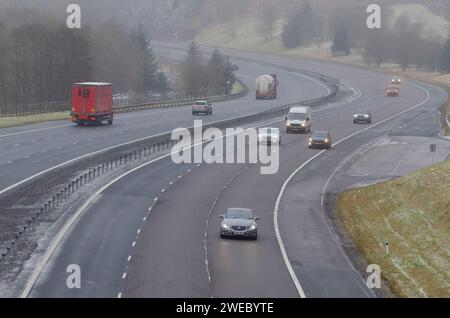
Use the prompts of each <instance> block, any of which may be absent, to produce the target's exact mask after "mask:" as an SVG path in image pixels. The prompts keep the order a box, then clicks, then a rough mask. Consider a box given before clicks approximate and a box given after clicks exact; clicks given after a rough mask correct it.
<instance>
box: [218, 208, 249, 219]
mask: <svg viewBox="0 0 450 318" xmlns="http://www.w3.org/2000/svg"><path fill="white" fill-rule="evenodd" d="M225 217H226V218H227V219H248V220H251V219H253V213H252V211H250V210H228V212H227V214H226V216H225Z"/></svg>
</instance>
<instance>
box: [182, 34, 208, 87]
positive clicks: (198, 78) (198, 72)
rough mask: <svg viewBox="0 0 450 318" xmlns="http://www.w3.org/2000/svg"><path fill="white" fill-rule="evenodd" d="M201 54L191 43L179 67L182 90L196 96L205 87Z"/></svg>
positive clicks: (193, 43)
mask: <svg viewBox="0 0 450 318" xmlns="http://www.w3.org/2000/svg"><path fill="white" fill-rule="evenodd" d="M201 60H202V54H201V52H200V50H199V48H198V46H197V44H196V43H195V42H194V41H192V42H191V44H190V45H189V49H188V53H187V56H186V59H185V60H184V61H183V63H182V65H181V77H182V81H183V85H184V90H185V91H186V93H188V94H193V95H195V94H198V93H199V92H200V90H201V89H202V88H203V87H205V86H206V84H207V79H205V76H204V73H205V72H204V67H203V65H202V64H201Z"/></svg>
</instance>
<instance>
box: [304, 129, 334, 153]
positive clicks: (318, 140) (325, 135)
mask: <svg viewBox="0 0 450 318" xmlns="http://www.w3.org/2000/svg"><path fill="white" fill-rule="evenodd" d="M308 147H309V148H326V149H330V148H331V136H330V133H329V132H328V131H314V132H313V133H312V134H311V136H310V137H309V142H308Z"/></svg>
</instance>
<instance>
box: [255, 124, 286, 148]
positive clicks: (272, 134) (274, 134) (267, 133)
mask: <svg viewBox="0 0 450 318" xmlns="http://www.w3.org/2000/svg"><path fill="white" fill-rule="evenodd" d="M259 143H265V144H267V145H271V144H278V145H281V137H280V129H279V128H272V127H268V128H261V129H260V130H259V133H258V144H259Z"/></svg>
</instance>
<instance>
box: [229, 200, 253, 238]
mask: <svg viewBox="0 0 450 318" xmlns="http://www.w3.org/2000/svg"><path fill="white" fill-rule="evenodd" d="M220 219H221V220H222V222H221V223H220V237H221V238H225V237H242V238H252V239H254V240H256V239H258V224H257V223H256V221H258V220H259V218H258V217H255V216H254V215H253V211H252V210H251V209H242V208H229V209H227V212H226V213H225V214H224V215H221V216H220Z"/></svg>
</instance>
